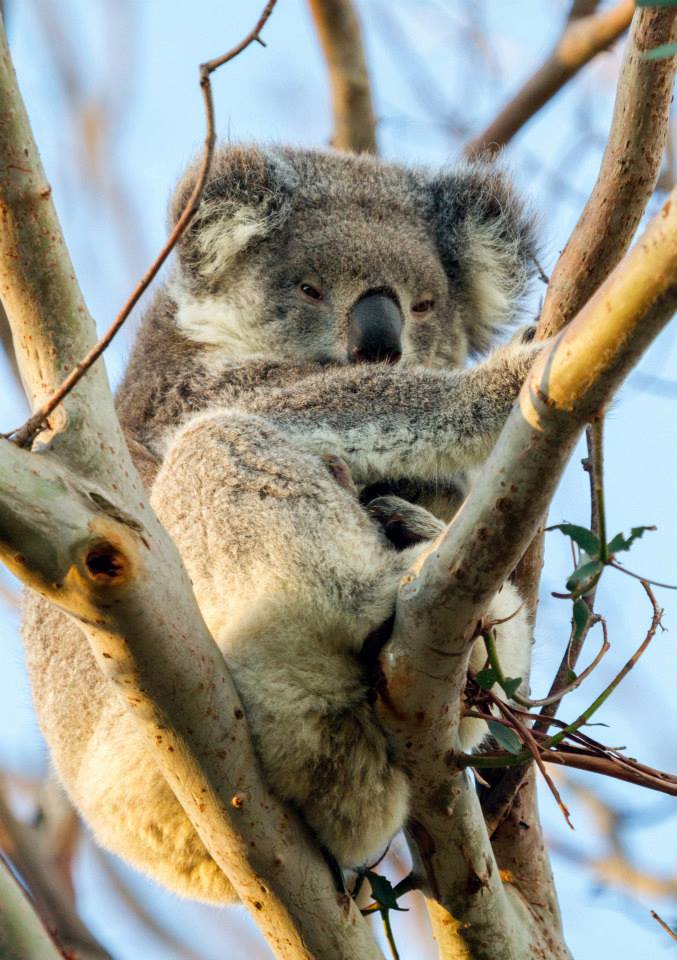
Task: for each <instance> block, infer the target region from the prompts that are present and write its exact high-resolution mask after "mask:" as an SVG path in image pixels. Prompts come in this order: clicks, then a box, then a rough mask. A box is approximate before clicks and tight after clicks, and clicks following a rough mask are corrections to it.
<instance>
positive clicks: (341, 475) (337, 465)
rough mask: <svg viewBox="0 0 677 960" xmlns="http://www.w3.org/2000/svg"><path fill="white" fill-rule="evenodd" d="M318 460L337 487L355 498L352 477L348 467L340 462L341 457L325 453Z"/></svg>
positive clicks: (355, 489)
mask: <svg viewBox="0 0 677 960" xmlns="http://www.w3.org/2000/svg"><path fill="white" fill-rule="evenodd" d="M320 460H321V461H322V463H323V464H324V465H325V467H326V468H327V470H328V471H329V473H330V474H331V475H332V477H333V478H334V480H335V481H336V482H337V483H338V485H339V487H342V488H343V489H344V490H347V492H348V493H350V494H352V495H353V496H354V497H357V487H356V486H355V484H354V482H353V475H352V473H351V472H350V467H349V466H348V464H347V463H346V462H345V460H342V459H341V457H339V456H337V455H336V454H335V453H326V454H324V456H322V457H320Z"/></svg>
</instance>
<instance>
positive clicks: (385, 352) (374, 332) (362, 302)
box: [348, 290, 402, 363]
mask: <svg viewBox="0 0 677 960" xmlns="http://www.w3.org/2000/svg"><path fill="white" fill-rule="evenodd" d="M401 337H402V314H401V312H400V308H399V306H398V304H397V301H396V300H395V297H394V296H393V295H391V294H390V293H389V292H388V291H382V290H375V291H372V292H370V293H366V294H365V295H364V296H363V297H361V298H360V299H359V300H358V301H357V303H356V304H355V306H354V307H353V309H352V311H351V314H350V333H349V335H348V359H349V360H350V362H351V363H378V362H379V361H383V360H385V361H387V362H388V363H397V361H398V360H399V359H400V357H401V356H402V340H401Z"/></svg>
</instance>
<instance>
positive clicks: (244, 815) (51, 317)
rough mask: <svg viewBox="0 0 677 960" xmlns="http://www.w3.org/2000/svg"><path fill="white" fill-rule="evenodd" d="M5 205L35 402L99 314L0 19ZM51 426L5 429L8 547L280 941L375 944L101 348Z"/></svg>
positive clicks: (14, 564) (11, 286)
mask: <svg viewBox="0 0 677 960" xmlns="http://www.w3.org/2000/svg"><path fill="white" fill-rule="evenodd" d="M0 216H1V218H2V224H1V229H0V293H1V295H2V300H3V304H4V307H5V309H6V312H7V316H8V319H9V322H10V325H11V327H12V331H13V335H14V343H15V349H16V353H17V357H18V360H19V364H20V368H21V373H22V377H23V380H24V383H25V385H26V388H27V390H28V392H29V394H30V398H31V402H32V404H33V405H34V406H35V405H36V404H38V403H39V402H40V401H41V400H44V399H45V397H46V396H47V395H48V394H49V393H50V392H51V390H52V389H54V387H56V386H57V385H58V384H59V383H60V381H61V379H62V378H63V375H64V374H65V372H67V370H68V369H70V367H71V366H72V365H74V364H75V363H76V362H77V361H78V360H79V359H80V357H81V356H82V355H84V354H85V353H86V351H87V350H88V349H89V348H90V347H91V346H92V344H93V342H94V339H95V331H94V324H93V322H92V320H91V318H90V316H89V314H88V312H87V309H86V306H85V304H84V302H83V300H82V296H81V293H80V291H79V288H78V285H77V282H76V280H75V277H74V274H73V270H72V265H71V263H70V259H69V257H68V253H67V250H66V248H65V245H64V242H63V238H62V235H61V231H60V228H59V224H58V221H57V218H56V214H55V211H54V207H53V204H52V200H51V192H50V188H49V185H48V184H47V182H46V180H45V176H44V172H43V170H42V167H41V164H40V160H39V156H38V152H37V148H36V146H35V143H34V141H33V138H32V134H31V131H30V127H29V124H28V119H27V117H26V113H25V109H24V106H23V103H22V100H21V96H20V93H19V89H18V85H17V82H16V77H15V75H14V71H13V68H12V64H11V60H10V57H9V52H8V50H7V46H6V41H5V38H4V33H3V32H2V30H1V27H0ZM51 428H52V430H51V433H50V434H48V435H44V434H43V435H42V436H41V437H40V443H39V445H38V446H39V447H40V452H38V453H29V452H27V451H25V450H21V449H19V448H17V447H16V446H15V445H14V444H12V443H10V442H9V441H7V440H2V441H0V554H1V555H2V558H3V560H4V561H5V563H6V564H7V565H8V566H9V568H10V569H12V570H13V571H14V573H16V574H17V576H19V577H20V579H22V580H23V582H24V583H26V584H27V585H29V586H31V587H32V588H33V589H36V590H37V591H38V592H40V593H42V594H43V595H45V596H47V597H48V598H49V599H50V600H52V601H53V602H54V603H56V604H57V605H58V606H59V607H60V608H61V609H62V610H64V611H66V612H67V613H68V614H70V615H71V616H72V617H74V618H75V620H76V621H77V622H78V624H79V625H80V627H81V628H82V630H83V633H84V637H83V642H86V640H87V641H89V643H90V646H91V648H92V651H93V653H94V656H95V657H96V659H97V662H98V663H99V664H100V666H101V668H102V670H103V671H104V672H105V674H106V676H107V677H108V678H109V679H110V681H111V683H112V684H113V685H114V688H115V690H116V691H117V693H118V694H119V695H120V697H121V698H122V699H123V701H124V703H125V704H126V705H127V707H128V708H129V709H130V710H131V712H132V713H133V715H134V716H135V717H136V720H137V722H138V724H139V728H140V730H141V731H142V732H143V734H144V735H145V737H146V740H147V744H148V749H149V751H150V752H152V753H153V755H154V757H155V759H156V761H157V763H158V766H159V767H160V769H161V770H162V772H163V774H164V775H165V777H166V779H167V781H168V783H169V784H170V786H171V788H172V789H173V791H174V793H175V794H176V796H177V798H178V800H179V802H180V803H181V804H182V806H183V808H184V809H185V811H186V813H187V815H188V816H189V817H190V819H191V821H192V823H193V825H194V826H195V829H196V830H197V832H198V833H199V835H200V837H201V838H202V840H203V842H204V843H205V845H206V847H207V849H208V850H209V852H210V853H211V855H212V856H213V857H214V859H215V861H216V862H217V863H218V864H219V866H220V867H221V868H222V869H223V870H224V872H226V873H227V875H228V877H229V879H230V880H231V882H232V883H233V886H234V887H235V889H236V891H237V893H238V895H239V896H240V898H241V899H242V901H243V903H244V904H245V906H247V907H248V908H249V910H250V911H251V912H252V914H253V916H254V919H255V922H256V923H257V925H258V926H259V928H260V929H261V932H262V933H263V934H264V936H265V937H266V938H267V939H268V942H269V943H270V945H271V947H272V949H273V951H274V952H275V953H276V955H277V956H278V957H280V958H288V960H292V958H293V960H299V958H304V960H310V958H322V960H324V958H327V960H330V958H331V960H348V958H350V960H377V958H378V957H381V953H380V951H379V949H378V948H377V947H376V945H375V943H374V941H373V938H372V936H371V933H370V931H369V928H368V926H367V924H366V922H365V921H364V920H363V919H362V917H361V916H360V914H359V912H358V911H357V909H356V908H355V906H354V904H353V903H352V901H350V899H349V898H348V897H346V896H345V895H339V894H337V892H336V890H335V887H334V884H333V881H332V879H331V876H330V873H329V870H328V869H327V867H326V865H325V863H324V861H323V859H322V857H321V856H320V853H319V851H318V850H317V848H316V846H315V845H314V844H313V843H312V842H311V841H310V839H309V837H308V835H307V833H306V831H305V829H304V828H303V826H302V825H301V823H300V821H299V820H298V818H297V817H295V816H294V814H293V813H292V811H290V810H287V809H286V808H284V807H283V806H282V805H281V804H280V803H278V802H277V801H276V800H275V799H274V798H273V797H272V796H271V794H270V793H269V791H268V789H267V787H266V785H265V784H264V782H263V780H262V778H261V776H260V771H259V768H258V763H257V761H256V757H255V755H254V752H253V749H252V746H251V742H250V739H249V734H248V730H247V725H246V721H245V720H244V719H242V717H243V714H242V709H241V705H240V703H239V699H238V697H237V694H236V692H235V689H234V687H233V685H232V682H231V680H230V677H229V675H228V672H227V669H226V666H225V662H224V660H223V657H222V656H221V654H220V652H219V651H218V649H217V647H216V645H215V644H214V642H213V640H212V638H211V636H210V634H209V632H208V631H207V628H206V626H205V624H204V621H203V620H202V617H201V615H200V612H199V610H198V608H197V604H196V602H195V599H194V597H193V593H192V590H191V588H190V583H189V581H188V578H187V576H186V574H185V571H184V570H183V566H182V564H181V561H180V558H179V556H178V553H177V551H176V549H175V547H174V545H173V543H172V542H171V540H170V539H169V537H168V536H167V534H166V533H165V532H164V530H163V529H162V527H161V526H160V525H159V523H158V521H157V519H156V518H155V516H154V514H153V513H152V511H151V509H150V506H149V504H148V501H147V498H146V494H145V492H144V490H143V487H142V484H141V481H140V479H139V477H138V475H137V474H136V471H135V470H134V468H133V466H132V464H131V461H130V459H129V455H128V452H127V448H126V445H125V443H124V438H123V436H122V432H121V430H120V427H119V425H118V422H117V419H116V416H115V411H114V407H113V400H112V396H111V393H110V389H109V386H108V382H107V379H106V375H105V371H104V368H103V364H101V363H97V364H95V366H94V368H93V369H92V370H90V371H89V372H88V373H87V375H86V376H85V377H84V378H83V380H81V381H80V383H79V384H78V386H77V388H76V389H75V390H74V391H73V392H72V393H71V394H69V396H68V397H67V399H66V402H65V404H64V406H63V411H62V413H60V415H59V416H58V417H55V418H53V423H52V424H51ZM45 440H48V441H49V442H48V443H47V444H46V445H45ZM85 637H86V640H85ZM178 674H181V676H182V678H183V682H182V684H181V689H180V690H177V689H176V687H177V685H176V683H175V677H176V676H177V675H178ZM160 728H162V736H161V737H158V733H159V731H160ZM236 794H237V795H238V797H239V800H238V804H237V805H234V804H233V803H232V802H231V801H232V799H233V797H234V796H235V795H236ZM242 800H243V802H240V801H242Z"/></svg>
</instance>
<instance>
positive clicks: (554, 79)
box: [464, 0, 635, 159]
mask: <svg viewBox="0 0 677 960" xmlns="http://www.w3.org/2000/svg"><path fill="white" fill-rule="evenodd" d="M634 8H635V5H634V2H633V0H621V2H620V3H618V4H616V6H615V7H612V8H611V9H610V10H602V12H601V13H591V14H589V15H587V16H581V15H580V12H577V11H576V9H574V10H572V15H571V16H570V17H569V19H568V20H567V23H566V26H565V28H564V32H563V33H562V36H561V37H560V38H559V40H558V41H557V44H556V46H555V48H554V50H553V51H552V52H551V53H550V55H549V56H548V57H547V59H546V60H545V61H544V63H542V64H541V66H540V67H539V68H538V69H537V70H536V71H535V72H534V74H533V75H532V76H531V77H529V79H528V80H527V81H526V83H525V84H524V85H523V86H522V88H521V89H520V90H519V91H518V93H516V94H515V96H514V97H513V98H512V100H511V101H510V102H509V103H508V104H507V105H506V106H505V107H504V108H503V110H501V112H500V113H499V115H498V116H497V117H496V118H495V120H493V121H492V122H491V123H490V124H489V126H488V127H487V128H486V129H485V130H484V131H483V132H482V133H480V134H479V135H478V136H477V137H475V138H474V139H473V140H471V141H470V143H468V144H467V146H466V147H465V150H464V154H465V156H466V157H467V158H468V159H472V158H474V157H477V156H479V155H483V156H485V157H486V156H489V157H490V156H492V155H495V154H496V153H497V152H498V150H500V148H501V147H502V146H504V145H505V144H506V143H507V142H508V141H509V140H511V139H512V137H514V135H515V134H516V133H517V131H518V130H520V129H521V128H522V127H523V126H524V124H525V123H527V122H528V121H529V120H530V119H531V118H532V117H533V116H534V114H536V113H537V112H538V111H539V110H540V109H541V108H542V107H543V106H544V104H546V103H547V102H548V101H549V100H551V99H552V98H553V97H554V96H555V94H556V93H557V92H558V91H559V90H561V88H562V87H563V86H564V85H565V84H566V83H567V82H568V81H569V80H570V79H571V78H572V77H573V76H575V74H576V73H578V71H579V70H580V69H581V68H582V67H584V66H585V65H586V64H587V63H589V62H590V60H592V59H593V57H595V56H597V54H598V53H600V52H601V51H602V50H606V49H607V48H608V47H609V46H610V45H611V44H612V43H613V42H614V41H615V40H617V39H618V37H620V35H621V34H622V33H623V32H624V31H625V30H626V29H627V28H628V25H629V24H630V20H631V19H632V14H633V10H634Z"/></svg>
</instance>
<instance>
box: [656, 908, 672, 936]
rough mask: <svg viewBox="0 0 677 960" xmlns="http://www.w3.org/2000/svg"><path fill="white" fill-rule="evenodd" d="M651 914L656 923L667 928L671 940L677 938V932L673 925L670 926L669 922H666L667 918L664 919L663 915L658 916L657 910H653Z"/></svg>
mask: <svg viewBox="0 0 677 960" xmlns="http://www.w3.org/2000/svg"><path fill="white" fill-rule="evenodd" d="M651 916H652V917H653V918H654V920H655V921H656V923H657V924H658V925H659V926H661V927H662V928H663V929H664V930H665V932H666V933H667V935H668V936H669V937H670V939H671V940H677V933H675V931H674V930H673V929H672V927H669V926H668V925H667V923H666V922H665V920H663V919H662V917H659V916H658V914H657V913H656V911H655V910H651Z"/></svg>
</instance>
